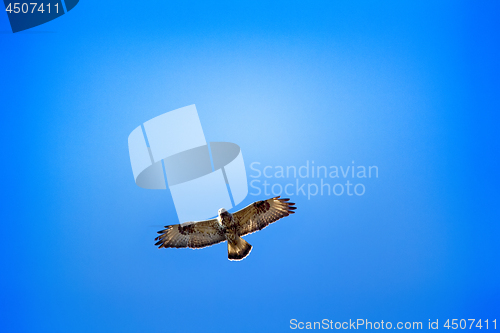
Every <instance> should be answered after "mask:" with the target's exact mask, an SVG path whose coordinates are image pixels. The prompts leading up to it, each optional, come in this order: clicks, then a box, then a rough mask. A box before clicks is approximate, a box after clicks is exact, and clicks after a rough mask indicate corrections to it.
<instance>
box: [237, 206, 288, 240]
mask: <svg viewBox="0 0 500 333" xmlns="http://www.w3.org/2000/svg"><path fill="white" fill-rule="evenodd" d="M288 200H290V199H280V197H274V198H271V199H267V200H263V201H256V202H254V203H253V204H251V205H248V206H247V207H245V208H243V209H241V210H239V211H237V212H236V213H234V214H233V218H234V220H235V222H236V223H238V233H239V235H240V236H244V235H247V234H251V233H252V232H256V231H258V230H262V229H264V228H265V227H267V226H268V225H269V224H271V223H273V222H275V221H278V220H279V219H281V218H282V217H285V216H288V215H290V214H293V213H295V212H294V210H295V209H296V208H297V207H295V206H294V205H295V204H294V203H293V202H288Z"/></svg>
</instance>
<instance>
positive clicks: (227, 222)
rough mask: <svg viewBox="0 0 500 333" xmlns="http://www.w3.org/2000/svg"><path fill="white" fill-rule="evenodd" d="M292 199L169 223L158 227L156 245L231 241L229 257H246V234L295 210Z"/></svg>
mask: <svg viewBox="0 0 500 333" xmlns="http://www.w3.org/2000/svg"><path fill="white" fill-rule="evenodd" d="M289 200H290V199H280V197H274V198H271V199H267V200H262V201H256V202H254V203H252V204H250V205H248V206H247V207H245V208H243V209H241V210H239V211H237V212H236V213H233V214H231V213H229V212H228V211H226V210H225V209H224V208H221V209H219V213H218V216H217V218H214V219H211V220H206V221H197V222H186V223H181V224H174V225H167V226H165V229H163V230H161V231H158V233H159V234H160V235H159V236H158V237H156V238H155V240H156V241H158V242H157V243H156V244H155V245H158V247H159V248H160V249H161V248H162V247H165V248H167V247H176V248H182V247H190V248H192V249H199V248H203V247H207V246H211V245H214V244H218V243H221V242H224V241H227V255H228V259H229V260H242V259H243V258H245V257H246V256H248V254H249V253H250V251H251V250H252V245H250V244H248V243H247V242H246V241H245V240H244V239H243V238H241V237H242V236H245V235H248V234H251V233H254V232H256V231H259V230H262V229H264V228H265V227H267V226H268V225H269V224H271V223H273V222H276V221H278V220H279V219H281V218H282V217H285V216H288V215H290V214H293V213H295V212H294V210H295V209H296V208H297V207H295V206H294V205H295V204H294V203H292V202H288V201H289Z"/></svg>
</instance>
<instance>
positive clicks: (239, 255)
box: [227, 237, 252, 260]
mask: <svg viewBox="0 0 500 333" xmlns="http://www.w3.org/2000/svg"><path fill="white" fill-rule="evenodd" d="M250 251H252V245H250V244H248V243H247V241H246V240H244V239H243V238H241V237H236V242H235V243H234V244H231V243H230V242H227V257H228V259H229V260H241V259H243V258H245V257H246V256H248V255H249V254H250Z"/></svg>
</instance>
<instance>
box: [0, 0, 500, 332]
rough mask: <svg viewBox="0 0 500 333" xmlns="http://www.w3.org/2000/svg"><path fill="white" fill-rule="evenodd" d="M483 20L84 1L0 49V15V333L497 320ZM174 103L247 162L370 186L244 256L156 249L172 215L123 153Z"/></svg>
mask: <svg viewBox="0 0 500 333" xmlns="http://www.w3.org/2000/svg"><path fill="white" fill-rule="evenodd" d="M499 15H500V6H499V3H498V2H497V1H486V2H481V3H480V4H478V3H474V2H473V1H468V2H467V1H447V2H439V3H436V2H431V1H427V2H424V1H419V2H414V3H409V2H404V3H401V2H392V3H379V2H376V1H370V2H351V1H344V2H335V3H333V2H312V3H311V2H308V3H307V4H306V3H305V2H296V1H286V2H273V3H268V2H264V1H262V2H255V1H251V2H239V4H235V3H234V2H230V1H227V2H210V1H203V2H196V1H190V2H186V3H183V2H180V1H179V2H167V1H144V2H142V3H141V2H132V1H128V2H127V1H106V2H102V1H91V0H87V1H80V3H79V4H78V5H77V6H76V7H75V8H74V9H73V10H72V11H71V12H70V13H68V14H66V15H63V16H62V17H60V18H58V19H56V20H54V21H51V22H49V23H47V24H44V25H42V26H39V27H37V28H34V29H31V30H28V31H26V32H21V33H17V34H12V32H11V31H10V26H9V23H8V19H7V14H6V13H0V40H1V41H0V45H1V46H0V59H1V64H2V68H1V70H0V75H1V76H0V77H1V81H0V94H1V95H0V98H1V107H0V110H1V111H2V112H1V114H2V122H1V125H0V126H1V130H0V139H1V142H2V144H1V146H0V147H1V150H2V152H1V155H2V163H1V166H0V168H1V175H2V194H1V232H0V263H1V267H2V268H1V275H0V288H1V289H0V290H1V295H0V326H1V328H0V330H1V331H2V332H181V331H182V332H257V331H267V332H277V331H289V330H290V329H289V321H290V319H292V318H296V319H297V320H299V321H319V320H322V319H323V318H328V319H332V320H334V321H344V320H349V319H350V318H352V319H357V318H366V319H369V320H371V321H380V320H384V321H393V322H397V321H403V322H404V321H422V322H423V323H424V327H426V325H427V322H428V319H432V320H435V319H437V318H439V320H440V326H442V324H443V323H444V320H446V319H448V318H458V319H460V318H465V319H467V318H476V319H479V318H482V319H483V320H484V319H490V321H491V320H492V319H495V318H496V319H497V322H498V321H500V311H499V310H500V285H499V281H500V268H499V264H500V262H499V254H500V246H499V236H500V228H499V221H500V218H499V217H500V216H499V209H498V208H499V204H498V201H499V192H498V191H499V185H500V184H499V180H498V170H499V158H498V154H499V148H500V147H499V135H498V131H499V116H498V111H499V107H500V98H499V96H500V94H499V92H500V80H499V74H500V65H499V56H500V52H499V45H500V34H499V28H500V25H499V19H498V17H499ZM190 104H196V106H197V108H198V112H199V115H200V118H201V122H202V124H203V127H204V131H205V135H206V137H207V140H210V141H229V142H235V143H237V144H239V145H240V146H241V147H242V151H243V157H244V159H245V162H246V165H247V168H248V167H249V165H250V163H251V162H255V161H258V162H260V163H262V165H297V166H300V165H303V164H304V163H305V162H306V160H310V161H312V160H314V161H315V163H316V165H319V164H324V165H351V162H352V161H353V160H354V161H355V163H356V164H357V165H377V166H378V167H379V178H378V179H372V180H369V181H366V188H367V190H366V194H365V195H364V196H362V197H348V196H341V197H326V196H323V197H320V196H318V197H315V198H313V199H311V200H307V198H305V197H303V196H298V197H293V200H294V201H295V202H296V203H297V206H298V210H297V214H295V215H294V216H292V217H289V218H286V219H284V220H282V221H279V222H278V223H276V224H274V225H272V226H270V227H269V228H267V229H265V230H264V231H262V232H259V233H256V234H253V235H250V236H248V237H246V239H247V240H248V241H249V242H250V243H251V244H252V245H253V246H254V249H253V251H252V253H251V255H250V256H249V257H248V258H247V259H245V260H244V261H242V262H229V261H228V260H227V258H226V256H227V253H226V245H224V244H222V245H217V246H213V247H210V248H207V249H204V250H198V251H193V250H189V249H185V250H174V249H171V250H170V249H168V250H164V249H162V250H158V249H157V248H156V247H154V245H153V244H154V243H153V238H154V237H155V235H156V231H157V230H158V229H159V227H160V226H162V225H165V224H171V223H177V217H176V213H175V209H174V206H173V203H172V201H171V198H170V195H169V193H168V191H153V190H144V189H141V188H139V187H137V186H136V185H135V183H134V181H133V176H132V171H131V167H130V161H129V157H128V149H127V137H128V135H129V133H130V132H131V131H132V130H133V129H134V128H135V127H136V126H138V125H139V124H141V123H143V122H144V121H146V120H148V119H151V118H153V117H155V116H157V115H159V114H161V113H163V112H166V111H169V110H173V109H176V108H179V107H182V106H186V105H190ZM248 170H249V169H248ZM249 171H250V170H249ZM249 173H250V172H249ZM283 183H286V180H285V181H283ZM263 198H264V196H262V197H252V196H248V197H247V199H246V200H245V201H244V202H243V204H242V205H241V206H244V205H246V204H248V203H250V202H251V201H253V200H257V199H263ZM241 206H240V207H241ZM498 329H500V327H498ZM440 330H443V328H442V327H441V329H440ZM483 331H484V328H483ZM490 331H491V329H490Z"/></svg>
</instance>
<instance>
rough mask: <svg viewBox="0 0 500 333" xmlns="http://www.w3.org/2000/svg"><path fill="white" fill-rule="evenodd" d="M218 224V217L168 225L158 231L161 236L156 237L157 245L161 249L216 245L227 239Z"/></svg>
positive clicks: (196, 247)
mask: <svg viewBox="0 0 500 333" xmlns="http://www.w3.org/2000/svg"><path fill="white" fill-rule="evenodd" d="M218 225H219V224H218V223H217V220H216V219H212V220H207V221H199V222H186V223H182V224H174V225H167V226H165V229H164V230H160V231H158V233H159V234H160V236H158V237H156V238H155V240H156V241H158V242H157V243H156V244H155V245H158V247H159V248H160V249H161V248H162V247H190V248H192V249H198V248H202V247H206V246H210V245H214V244H217V243H220V242H223V241H225V240H226V237H225V236H224V233H222V232H221V231H220V230H219V228H218Z"/></svg>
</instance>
